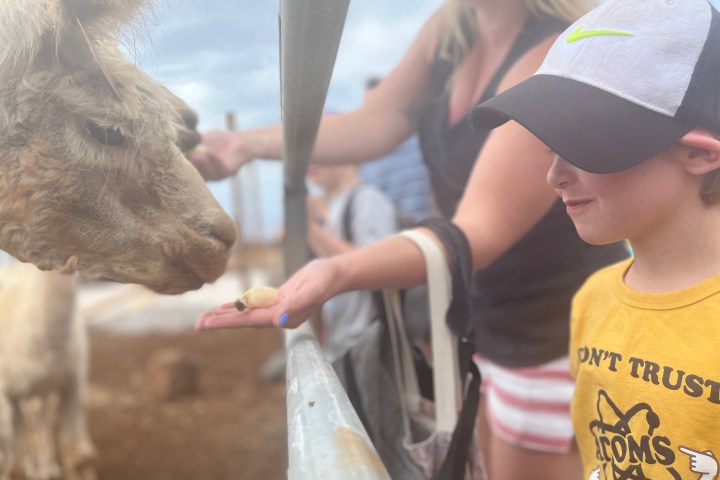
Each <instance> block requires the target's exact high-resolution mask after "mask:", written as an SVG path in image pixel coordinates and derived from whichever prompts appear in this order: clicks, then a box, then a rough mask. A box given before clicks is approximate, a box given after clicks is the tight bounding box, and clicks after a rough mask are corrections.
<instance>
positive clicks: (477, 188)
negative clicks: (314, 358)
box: [194, 0, 627, 480]
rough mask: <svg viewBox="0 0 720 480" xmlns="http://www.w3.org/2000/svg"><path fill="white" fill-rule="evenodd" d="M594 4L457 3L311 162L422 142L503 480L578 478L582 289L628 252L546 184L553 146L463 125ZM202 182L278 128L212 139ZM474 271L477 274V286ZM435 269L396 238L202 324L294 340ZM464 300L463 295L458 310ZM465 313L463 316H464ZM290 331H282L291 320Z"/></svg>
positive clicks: (457, 320) (514, 129) (334, 118)
mask: <svg viewBox="0 0 720 480" xmlns="http://www.w3.org/2000/svg"><path fill="white" fill-rule="evenodd" d="M590 6H591V4H590V3H589V2H586V1H583V0H449V1H446V2H445V3H444V4H443V6H442V7H441V8H440V9H439V10H438V11H437V12H436V13H435V14H434V15H432V16H431V17H430V18H429V19H428V21H427V22H426V23H425V25H424V26H423V27H422V29H421V30H420V32H419V33H418V35H417V37H416V39H415V41H414V42H413V44H412V45H411V46H410V48H409V49H408V51H407V52H406V54H405V56H404V57H403V58H402V59H401V60H400V62H399V63H398V64H397V65H396V67H395V68H394V69H393V70H392V71H391V72H390V73H389V74H388V75H387V76H386V77H385V78H384V79H383V81H382V82H381V83H380V84H379V85H378V86H377V87H376V88H374V89H373V90H371V91H370V92H368V94H367V96H366V98H365V100H364V102H363V104H362V105H361V106H360V107H359V108H358V109H357V110H354V111H352V112H347V113H342V114H337V115H331V116H326V117H325V118H323V119H322V121H321V125H320V130H319V132H318V137H317V143H316V145H315V150H314V152H313V156H312V159H311V160H312V161H313V162H315V163H332V162H337V161H339V159H342V161H344V162H349V163H361V162H364V161H368V160H371V159H374V158H377V157H378V156H381V155H384V154H386V153H389V152H390V151H392V150H393V149H394V148H396V147H397V146H398V145H399V144H400V143H401V142H403V141H405V140H406V139H407V138H409V137H410V136H411V135H412V134H414V133H417V134H418V136H419V138H420V145H421V149H422V152H423V161H424V162H425V165H426V167H427V168H428V171H429V175H430V182H431V186H432V191H433V196H434V199H435V202H436V204H437V207H438V210H439V212H440V214H441V217H440V218H436V219H433V220H431V221H427V222H423V223H422V224H420V226H418V228H419V229H421V230H422V231H423V232H424V233H427V234H428V235H430V236H431V237H432V238H433V239H435V240H436V241H437V242H439V243H440V244H441V245H443V246H444V247H445V250H446V253H447V258H448V261H449V262H450V264H451V265H450V267H451V270H452V271H453V272H454V274H455V275H458V272H460V273H462V274H465V275H461V278H463V279H464V280H466V281H467V282H468V283H470V282H471V283H472V292H471V295H469V296H464V295H456V296H455V298H454V299H453V301H454V302H459V303H460V304H461V305H460V307H462V308H460V307H459V308H456V309H453V310H452V311H451V314H450V315H448V318H447V321H448V325H449V326H450V328H451V329H452V330H453V331H454V332H455V333H457V334H458V335H459V336H460V337H461V338H463V339H465V340H468V341H473V343H474V348H475V350H476V357H475V359H476V361H477V362H478V364H479V367H480V370H481V373H482V375H483V387H482V389H483V392H484V393H483V399H482V401H481V409H482V411H481V412H480V414H479V415H478V420H479V422H478V423H479V425H478V428H479V432H480V438H481V441H480V443H481V445H482V448H483V449H484V452H483V453H484V456H485V459H486V462H487V466H488V473H489V477H490V478H491V479H493V480H515V479H520V478H522V479H525V478H532V479H535V480H545V479H548V480H549V479H552V480H556V479H559V478H561V479H566V478H567V479H569V478H579V476H580V475H581V464H580V459H579V455H578V451H577V448H576V446H575V441H574V432H573V429H572V423H571V419H570V408H569V404H570V399H571V396H572V392H573V388H574V385H573V381H572V378H571V376H570V372H569V368H570V367H569V363H570V361H569V358H568V342H569V316H570V302H571V298H572V295H573V294H574V293H575V291H576V290H577V288H578V287H579V286H580V285H581V284H582V283H583V281H584V280H585V278H586V277H587V276H588V275H589V274H590V273H592V272H593V271H595V270H596V269H598V268H599V267H602V266H605V265H608V264H610V263H613V262H615V261H617V260H620V259H622V258H625V257H626V256H627V252H626V251H625V249H624V247H623V245H622V244H612V245H605V246H590V245H587V244H586V243H584V242H583V241H582V240H581V239H580V238H579V237H578V235H577V232H576V231H575V228H574V226H573V224H572V222H571V221H570V219H569V218H568V217H567V215H566V214H565V205H563V203H562V202H561V201H560V200H558V199H557V197H556V196H555V194H554V192H553V191H552V189H551V188H549V187H548V185H547V183H546V182H545V173H546V172H547V169H548V168H549V165H550V164H551V163H552V161H553V156H552V153H551V152H550V151H549V149H548V148H547V147H546V146H545V145H544V144H543V143H542V142H540V141H539V140H537V139H536V138H535V137H534V136H533V135H531V134H530V133H529V132H527V131H526V130H525V129H524V128H522V127H521V126H520V125H518V124H516V123H514V122H510V123H508V124H507V125H504V126H502V127H500V128H498V129H496V130H494V131H493V132H492V133H490V132H478V131H476V130H474V129H473V128H472V127H471V125H470V124H469V122H468V121H467V119H466V116H467V113H468V112H469V111H470V110H471V109H472V108H473V106H475V105H476V104H478V103H479V102H482V101H485V100H487V99H489V98H492V97H494V96H495V95H496V94H498V93H499V92H503V91H505V90H507V89H508V88H510V87H511V86H513V85H515V84H517V83H519V82H521V81H522V80H525V79H526V78H528V77H529V76H531V75H532V74H533V73H534V72H535V71H536V70H537V68H538V67H539V66H540V64H541V63H542V60H543V58H544V57H545V54H546V53H547V51H548V49H549V48H550V46H551V45H552V43H553V42H554V40H555V38H556V37H557V36H558V35H559V33H560V32H561V31H563V30H564V29H565V27H566V26H567V25H568V24H569V23H570V22H572V21H573V20H574V19H576V18H578V17H580V16H581V15H582V14H583V13H585V12H586V11H587V10H589V8H590ZM203 143H204V145H205V146H206V148H207V149H208V155H204V156H198V157H196V158H195V159H194V160H195V164H196V166H197V167H198V169H199V171H200V172H201V173H202V174H203V175H204V176H205V177H206V178H209V179H212V178H222V177H224V176H226V175H228V174H230V173H232V172H234V171H235V170H237V169H238V168H239V167H240V165H242V164H243V163H245V162H247V161H249V160H251V159H253V158H281V157H282V154H283V151H282V149H283V142H282V126H280V125H274V126H270V127H266V128H260V129H256V130H249V131H244V132H209V133H207V134H206V135H204V138H203ZM470 270H473V271H474V273H473V274H471V273H469V271H470ZM424 279H425V263H424V260H423V257H422V256H421V253H420V252H419V251H418V249H417V248H416V247H415V246H414V244H412V243H411V242H410V241H408V240H406V239H404V238H402V237H397V236H393V237H391V238H389V239H387V240H383V241H381V242H378V243H376V244H373V245H371V246H369V247H366V248H363V249H359V250H356V251H354V252H350V253H346V254H342V255H337V256H334V257H331V258H327V259H319V260H315V261H313V262H311V263H309V264H308V265H307V266H306V267H305V268H303V269H301V270H300V271H298V272H297V273H296V274H295V275H294V276H293V277H292V278H290V279H289V280H288V281H287V282H286V283H285V284H284V285H283V286H282V287H281V288H280V290H281V293H282V295H283V300H282V301H281V302H280V303H279V304H278V305H277V306H275V307H273V308H270V309H260V310H254V311H250V312H246V313H239V312H237V311H233V310H232V307H229V308H228V307H220V308H219V309H217V310H216V311H212V312H208V313H206V314H204V315H203V316H202V317H201V320H200V321H199V324H198V327H199V328H201V329H203V328H222V327H233V326H237V327H242V326H249V325H255V326H268V327H270V326H276V327H277V326H285V327H295V326H297V325H298V324H300V323H301V322H303V321H304V320H305V319H306V318H307V317H308V316H309V315H310V314H312V313H313V312H315V311H318V310H319V309H320V308H321V306H322V304H323V303H324V302H325V301H326V300H328V299H329V298H332V297H333V296H335V295H337V294H340V293H342V292H346V291H352V290H363V289H378V288H407V287H410V286H412V285H417V284H420V283H423V282H424ZM459 297H462V298H459ZM463 302H464V303H463ZM281 319H282V320H281Z"/></svg>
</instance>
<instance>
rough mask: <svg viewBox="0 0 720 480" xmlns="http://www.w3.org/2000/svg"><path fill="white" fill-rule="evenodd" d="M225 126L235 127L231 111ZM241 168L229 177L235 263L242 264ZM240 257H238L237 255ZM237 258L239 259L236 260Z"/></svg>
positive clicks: (228, 113) (243, 244) (231, 129)
mask: <svg viewBox="0 0 720 480" xmlns="http://www.w3.org/2000/svg"><path fill="white" fill-rule="evenodd" d="M225 128H226V129H227V130H228V131H233V130H235V129H236V124H235V114H234V113H233V112H227V113H226V114H225ZM241 172H242V169H240V170H238V171H237V173H236V174H235V175H233V176H232V177H230V190H231V193H232V217H233V219H235V224H236V225H237V230H238V237H237V241H236V242H235V252H234V255H235V257H236V261H235V262H234V263H235V264H236V265H242V264H243V262H244V259H243V258H242V256H244V254H245V235H244V233H243V220H244V218H245V211H244V208H245V206H244V202H243V192H242V190H243V189H242V183H243V182H242V173H241ZM238 256H239V257H240V258H239V259H238V258H237V257H238ZM238 260H239V261H238Z"/></svg>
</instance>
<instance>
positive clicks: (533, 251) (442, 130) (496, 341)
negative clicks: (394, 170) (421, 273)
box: [419, 18, 627, 367]
mask: <svg viewBox="0 0 720 480" xmlns="http://www.w3.org/2000/svg"><path fill="white" fill-rule="evenodd" d="M565 27H566V25H565V24H563V23H562V22H561V21H559V20H555V19H537V18H530V19H529V20H528V22H527V24H526V25H525V27H524V28H523V30H522V31H521V33H520V34H519V35H518V37H517V39H516V40H515V42H514V44H513V46H512V48H511V50H510V52H509V53H508V56H507V57H506V59H505V60H504V62H503V63H502V65H501V66H500V67H499V68H498V71H497V72H496V73H495V75H494V77H493V78H492V80H491V81H490V83H489V85H488V87H487V89H486V90H485V92H484V93H483V95H482V97H481V99H480V100H479V103H480V102H483V101H484V100H487V99H488V98H491V97H493V96H494V95H495V94H496V91H497V88H498V85H499V84H500V82H501V81H502V79H503V77H504V76H505V74H506V73H507V72H508V70H509V69H510V68H511V67H512V66H513V65H514V64H515V62H516V61H517V60H518V59H519V58H520V57H521V56H522V55H523V54H525V53H526V52H527V51H528V50H530V49H531V48H532V47H534V46H535V45H537V44H538V43H539V42H541V41H543V40H545V39H546V38H548V37H549V36H550V35H551V34H553V33H557V32H560V31H562V30H563V29H564V28H565ZM452 71H453V65H452V63H451V62H450V61H447V60H445V59H441V58H440V57H439V55H436V57H435V60H434V63H433V65H432V68H431V71H430V76H431V77H430V79H431V89H432V90H431V92H432V96H431V98H430V100H429V101H428V102H427V104H426V107H425V108H424V109H423V111H422V112H421V118H420V127H419V136H420V144H421V148H422V153H423V160H424V162H425V164H426V166H427V167H428V170H429V172H430V179H431V184H432V189H433V195H434V196H435V201H436V204H437V206H438V208H439V209H440V211H441V213H442V215H443V216H445V217H446V218H451V217H452V216H453V214H454V213H455V209H456V207H457V204H458V201H459V200H460V198H461V197H462V194H463V191H464V189H465V185H466V183H467V180H468V178H469V177H470V172H471V170H472V167H473V164H474V163H475V160H476V159H477V157H478V154H479V152H480V150H481V149H482V147H483V145H484V144H485V141H486V140H487V137H488V135H489V134H490V132H489V131H477V130H475V129H474V128H473V127H472V126H471V125H470V122H468V121H467V120H464V121H460V122H458V123H456V124H454V125H448V109H449V93H448V92H447V89H446V82H447V80H448V77H449V76H450V75H451V73H452ZM518 174H522V172H518ZM510 221H511V220H510ZM625 257H627V251H626V250H625V248H624V246H623V245H622V244H612V245H605V246H591V245H589V244H587V243H585V242H583V241H582V240H581V239H580V238H579V237H578V235H577V233H576V230H575V226H574V225H573V223H572V221H571V220H570V218H569V217H568V215H567V213H566V212H565V207H564V205H563V204H562V202H561V201H560V200H558V201H557V202H556V203H555V204H553V206H552V208H551V209H550V211H548V212H547V213H546V214H545V216H544V217H543V218H542V219H541V220H540V221H539V222H538V223H537V224H536V225H535V226H534V227H533V228H532V229H531V230H530V231H529V232H528V233H527V234H526V235H525V236H524V237H523V238H521V239H520V240H519V241H518V242H517V243H516V244H515V245H514V246H513V247H511V248H510V249H509V250H508V251H507V252H505V254H503V255H502V256H501V257H500V258H498V259H497V260H496V261H495V262H493V263H492V264H491V265H490V266H488V267H487V268H485V269H483V270H481V271H479V272H477V273H475V275H474V290H473V305H474V309H475V316H476V317H477V318H474V319H468V321H471V322H472V323H473V331H474V336H475V347H476V350H477V351H478V352H479V353H480V354H482V355H484V356H485V357H487V358H489V359H490V360H492V361H494V362H497V363H499V364H502V365H506V366H512V367H523V366H531V365H537V364H539V363H544V362H547V361H550V360H553V359H556V358H559V357H561V356H563V355H567V353H568V338H569V317H570V302H571V299H572V296H573V294H574V293H575V291H576V290H577V289H578V288H579V287H580V285H581V284H582V283H583V281H584V280H585V278H586V277H587V276H588V275H589V274H590V273H592V272H593V271H595V270H597V269H598V268H600V267H602V266H605V265H607V264H610V263H613V262H616V261H618V260H621V259H623V258H625Z"/></svg>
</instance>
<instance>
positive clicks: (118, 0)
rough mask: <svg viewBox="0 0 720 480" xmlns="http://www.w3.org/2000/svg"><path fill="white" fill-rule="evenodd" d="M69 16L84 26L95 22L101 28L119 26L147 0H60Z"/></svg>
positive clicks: (133, 15)
mask: <svg viewBox="0 0 720 480" xmlns="http://www.w3.org/2000/svg"><path fill="white" fill-rule="evenodd" d="M60 1H61V3H62V4H63V5H64V7H65V9H66V11H67V12H68V13H69V14H70V16H73V17H76V18H78V19H79V20H80V21H81V22H83V24H84V25H86V26H91V25H92V24H94V23H95V22H98V23H103V24H104V25H103V28H108V27H110V26H111V25H113V24H114V26H115V27H116V28H117V27H120V26H122V25H124V24H126V23H128V22H130V21H131V20H132V19H133V18H134V17H135V16H136V15H137V14H138V13H139V12H140V10H141V9H143V8H144V7H145V6H146V5H147V4H148V0H60Z"/></svg>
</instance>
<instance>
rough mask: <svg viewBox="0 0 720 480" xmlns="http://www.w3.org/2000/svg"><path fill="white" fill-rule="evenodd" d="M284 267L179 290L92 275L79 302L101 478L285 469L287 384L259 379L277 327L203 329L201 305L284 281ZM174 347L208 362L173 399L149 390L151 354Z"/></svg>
mask: <svg viewBox="0 0 720 480" xmlns="http://www.w3.org/2000/svg"><path fill="white" fill-rule="evenodd" d="M277 280H278V276H277V272H276V271H275V272H273V271H272V270H271V271H270V272H269V271H268V270H267V269H259V270H257V271H255V272H252V271H251V272H250V273H249V274H246V275H245V276H243V277H239V276H238V275H232V274H228V275H226V276H225V277H223V278H222V279H221V280H220V281H218V282H216V283H215V284H214V285H210V286H206V287H203V289H201V290H200V291H198V292H191V293H188V294H185V295H182V296H178V297H162V296H158V295H155V294H153V293H151V292H149V291H147V290H144V289H142V288H140V287H135V286H129V285H114V284H103V283H88V284H86V285H84V286H83V287H82V288H81V291H80V298H79V303H80V310H81V312H83V314H84V315H85V317H86V319H87V322H88V324H89V326H90V353H91V362H90V364H91V369H90V386H89V405H88V417H89V424H90V430H91V434H92V436H93V439H94V441H95V444H96V447H97V450H98V460H97V471H98V477H99V479H100V480H243V479H281V478H286V470H287V433H286V431H287V427H286V413H285V384H284V381H280V382H279V383H277V382H276V383H268V382H263V381H260V380H259V379H258V378H257V377H258V375H257V374H258V371H259V369H260V367H261V365H262V364H263V363H264V362H265V360H267V359H268V358H269V357H270V356H271V355H272V354H273V353H274V352H276V351H278V349H280V348H281V346H282V336H281V335H282V334H281V332H279V331H267V330H266V331H259V330H242V331H241V330H233V331H229V330H228V331H220V332H204V333H197V332H195V331H194V330H193V325H194V323H195V319H196V318H197V316H198V314H199V313H200V312H201V311H203V310H205V309H207V308H211V307H213V306H215V305H217V304H219V303H222V302H225V301H228V300H230V299H232V298H233V297H235V296H236V295H237V292H240V291H242V290H243V289H244V284H258V283H267V284H276V282H277ZM167 349H175V350H176V351H179V352H182V355H184V356H187V357H188V358H191V359H192V360H193V361H196V362H197V363H198V364H199V365H200V377H199V378H200V382H199V384H200V391H199V393H197V394H195V395H189V396H185V397H181V398H179V399H177V400H175V401H171V402H167V401H158V400H154V399H153V398H152V397H151V396H150V395H149V394H148V388H147V381H146V369H147V365H148V360H149V359H150V358H151V357H153V356H154V355H156V354H157V353H158V352H162V351H165V350H167Z"/></svg>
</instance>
